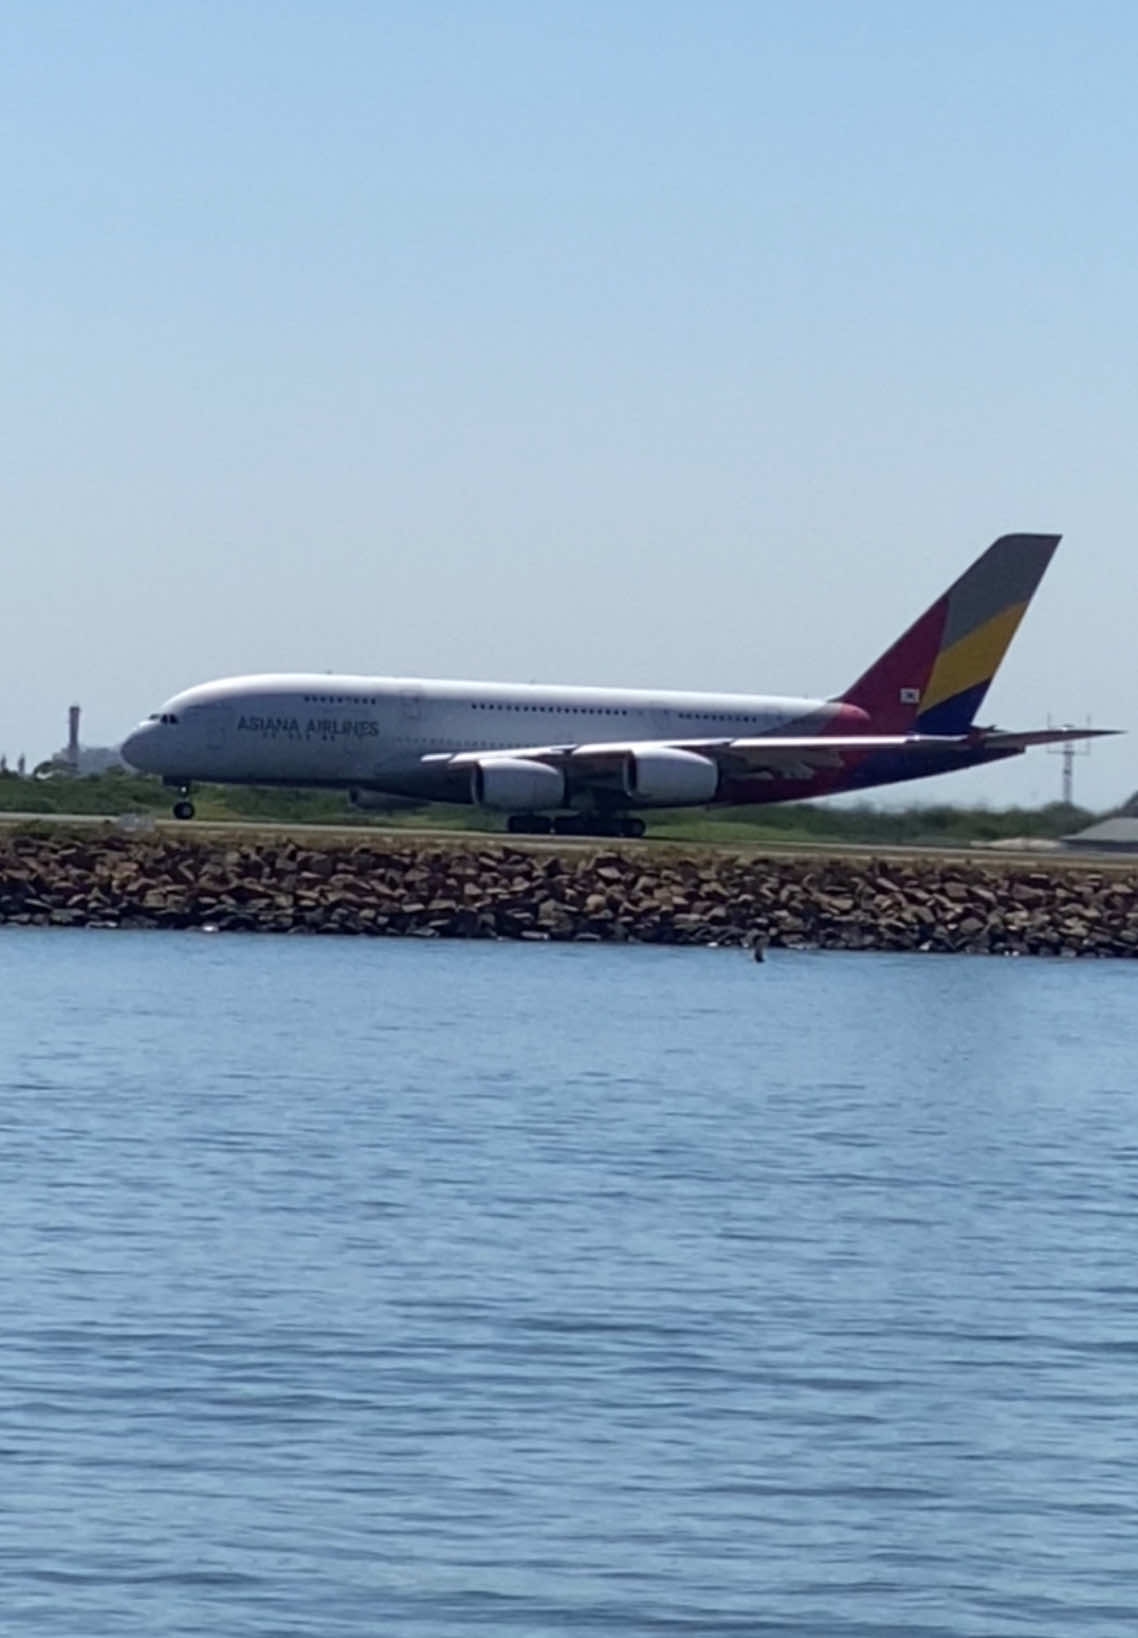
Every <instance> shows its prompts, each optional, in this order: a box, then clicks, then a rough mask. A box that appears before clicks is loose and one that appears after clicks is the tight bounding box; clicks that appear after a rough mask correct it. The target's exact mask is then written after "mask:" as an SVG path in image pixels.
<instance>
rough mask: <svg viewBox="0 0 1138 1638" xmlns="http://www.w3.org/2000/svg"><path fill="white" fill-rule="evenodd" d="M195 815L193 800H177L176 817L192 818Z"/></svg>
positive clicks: (175, 805) (175, 804)
mask: <svg viewBox="0 0 1138 1638" xmlns="http://www.w3.org/2000/svg"><path fill="white" fill-rule="evenodd" d="M193 816H194V804H193V803H192V802H187V801H185V800H183V801H181V802H175V803H174V818H175V819H192V818H193Z"/></svg>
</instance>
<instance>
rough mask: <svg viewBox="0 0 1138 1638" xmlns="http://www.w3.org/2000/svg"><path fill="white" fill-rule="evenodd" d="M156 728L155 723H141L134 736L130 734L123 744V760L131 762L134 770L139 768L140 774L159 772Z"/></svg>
mask: <svg viewBox="0 0 1138 1638" xmlns="http://www.w3.org/2000/svg"><path fill="white" fill-rule="evenodd" d="M156 727H157V724H156V723H153V722H144V723H141V724H140V725H139V727H137V728H136V729H135V730H134V732H133V734H128V735H127V736H126V738H125V739H124V740H123V742H122V746H121V750H122V754H123V760H124V761H126V762H129V763H130V765H131V767H132V768H137V769H138V771H139V773H158V772H159V768H158V762H157V757H156V753H157V751H158V745H157V743H156V742H157V739H158V735H157V733H156V732H155V729H156Z"/></svg>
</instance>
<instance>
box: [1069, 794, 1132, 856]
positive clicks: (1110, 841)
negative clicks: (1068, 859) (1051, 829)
mask: <svg viewBox="0 0 1138 1638" xmlns="http://www.w3.org/2000/svg"><path fill="white" fill-rule="evenodd" d="M1063 846H1064V847H1066V848H1070V849H1071V850H1072V851H1074V852H1083V851H1085V852H1087V853H1138V791H1135V793H1134V795H1133V796H1132V797H1130V798H1129V800H1128V801H1126V802H1124V803H1123V804H1122V806H1121V807H1120V808H1119V810H1118V812H1117V813H1112V814H1111V815H1110V817H1109V818H1107V819H1100V820H1098V821H1097V823H1096V824H1093V825H1088V826H1087V828H1086V830H1079V831H1076V832H1075V833H1074V835H1073V836H1064V838H1063Z"/></svg>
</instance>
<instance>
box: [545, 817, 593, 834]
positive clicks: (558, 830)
mask: <svg viewBox="0 0 1138 1638" xmlns="http://www.w3.org/2000/svg"><path fill="white" fill-rule="evenodd" d="M553 834H554V835H555V836H587V835H588V834H589V832H588V828H587V826H586V824H585V822H584V820H583V819H582V818H581V816H580V815H579V814H576V813H570V814H564V815H562V817H561V818H559V819H555V820H554V821H553Z"/></svg>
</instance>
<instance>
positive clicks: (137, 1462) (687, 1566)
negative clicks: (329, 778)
mask: <svg viewBox="0 0 1138 1638" xmlns="http://www.w3.org/2000/svg"><path fill="white" fill-rule="evenodd" d="M1136 984H1138V967H1136V966H1131V965H1124V964H1121V963H1118V964H1116V963H1109V962H1099V963H1089V962H1088V963H1085V964H1084V963H1075V962H1055V963H1045V962H1031V961H996V960H982V959H967V958H959V959H958V958H951V957H939V958H937V957H907V956H901V957H891V956H866V955H858V956H841V955H808V954H794V953H790V952H775V953H774V954H773V955H772V956H771V957H770V958H768V960H767V962H766V963H765V964H764V965H762V966H756V965H755V964H754V963H752V962H750V961H749V960H747V959H746V958H745V957H744V956H743V955H741V954H740V953H739V952H735V951H732V952H727V951H721V952H715V951H683V950H650V949H612V948H602V947H581V946H576V947H574V946H558V945H540V946H534V945H522V946H518V945H505V944H500V945H493V944H461V943H434V942H427V941H417V940H404V941H389V942H364V941H362V940H348V939H293V938H267V937H262V938H256V937H241V936H226V937H209V936H203V935H185V936H183V935H179V934H173V933H156V934H155V933H125V932H118V933H91V932H88V933H82V932H73V931H63V930H59V931H39V930H15V929H13V930H9V931H7V932H5V933H2V934H0V1047H2V1052H0V1079H2V1081H3V1087H4V1095H3V1100H2V1103H0V1123H2V1124H0V1274H2V1283H0V1303H2V1311H0V1317H2V1324H0V1473H2V1475H3V1482H2V1484H0V1630H3V1631H4V1632H11V1633H13V1634H14V1635H17V1634H18V1635H20V1638H24V1635H28V1638H39V1635H46V1634H67V1635H69V1638H70V1635H83V1638H95V1635H102V1634H114V1635H116V1638H117V1635H120V1634H127V1633H145V1634H175V1633H177V1634H191V1633H192V1634H202V1635H206V1634H209V1635H225V1638H241V1635H249V1634H256V1635H262V1634H264V1635H267V1634H282V1635H283V1634H289V1635H296V1638H301V1635H311V1638H336V1635H344V1634H351V1635H353V1638H355V1635H363V1634H372V1633H379V1632H383V1633H388V1632H390V1633H392V1634H398V1635H403V1634H406V1635H407V1638H426V1635H431V1638H436V1635H437V1638H449V1635H458V1634H469V1633H471V1632H480V1631H481V1632H487V1633H502V1634H513V1633H518V1634H547V1633H548V1634H563V1633H569V1634H577V1633H582V1634H592V1635H605V1634H613V1635H618V1634H640V1633H645V1634H648V1633H653V1634H654V1633H662V1634H684V1633H690V1634H693V1635H694V1634H699V1635H704V1634H706V1635H714V1634H722V1633H732V1634H734V1633H740V1634H743V1633H745V1634H752V1633H753V1634H759V1635H763V1634H788V1635H790V1634H793V1635H801V1634H817V1635H819V1638H845V1635H851V1634H861V1635H867V1638H868V1635H872V1638H881V1635H901V1634H906V1635H907V1634H946V1635H947V1634H953V1635H956V1634H984V1635H1003V1634H1009V1635H1010V1634H1024V1635H1031V1638H1041V1635H1052V1634H1053V1635H1055V1638H1072V1635H1076V1638H1077V1635H1081V1634H1095V1635H1100V1634H1120V1635H1121V1634H1132V1633H1134V1632H1136V1631H1138V1495H1136V1482H1138V1481H1136V1474H1138V1415H1136V1411H1138V1392H1136V1389H1138V1381H1136V1369H1138V1321H1136V1313H1138V1309H1136V1299H1138V1268H1136V1262H1135V1254H1136V1250H1138V1243H1136V1235H1135V1207H1136V1191H1138V1107H1136V1105H1138V1095H1136V1085H1138V1075H1136V1071H1135V1044H1136V1038H1135V1026H1134V1017H1135V1002H1134V997H1135V993H1136V992H1135V985H1136Z"/></svg>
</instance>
